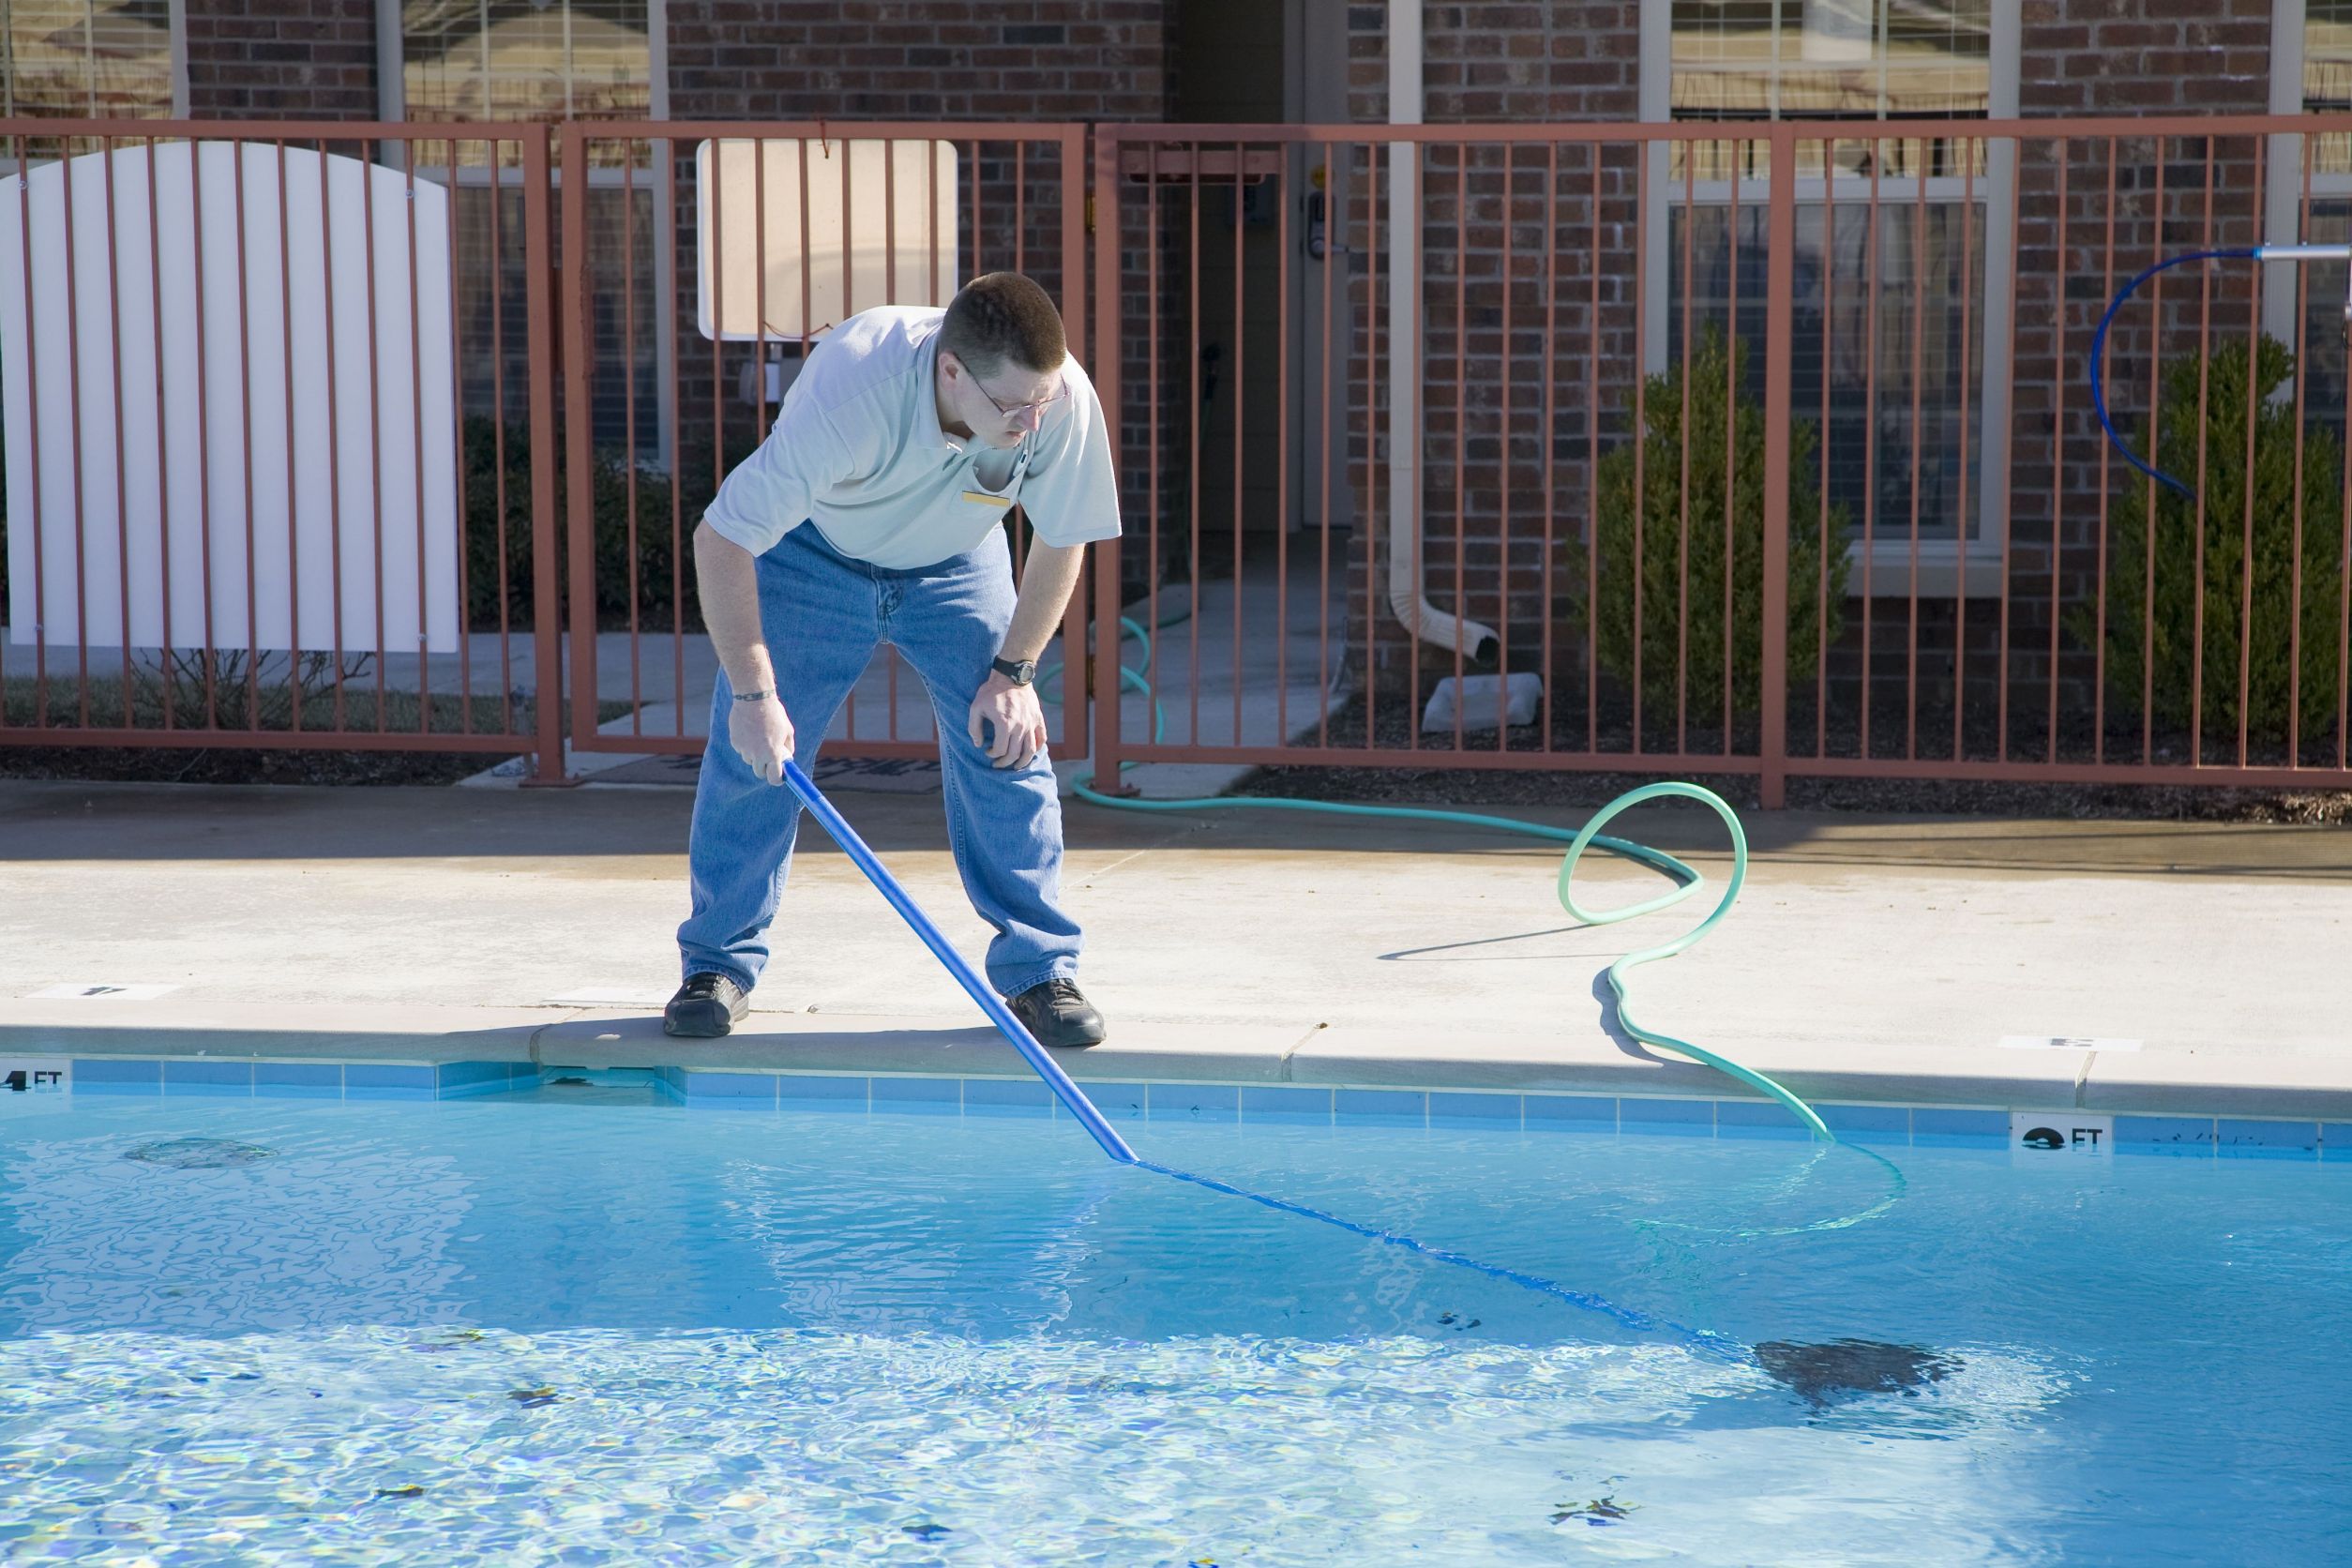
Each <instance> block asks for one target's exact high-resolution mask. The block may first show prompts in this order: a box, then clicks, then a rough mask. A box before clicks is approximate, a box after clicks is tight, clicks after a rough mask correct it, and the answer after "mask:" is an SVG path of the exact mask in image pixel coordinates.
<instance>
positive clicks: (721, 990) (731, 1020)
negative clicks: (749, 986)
mask: <svg viewBox="0 0 2352 1568" xmlns="http://www.w3.org/2000/svg"><path fill="white" fill-rule="evenodd" d="M750 1011H751V997H750V993H748V992H746V990H745V989H744V988H742V987H741V986H738V985H736V984H735V982H734V978H733V977H732V976H731V975H726V974H719V973H716V972H712V971H707V970H706V971H704V972H701V973H700V974H689V975H687V976H686V984H685V985H683V986H680V987H679V988H678V994H677V995H676V996H673V997H671V999H670V1005H669V1006H667V1007H665V1008H663V1009H662V1010H661V1032H662V1033H664V1034H683V1035H686V1036H687V1037H688V1038H690V1039H696V1040H704V1039H708V1038H710V1037H711V1036H712V1035H715V1034H724V1033H727V1032H728V1031H729V1030H731V1029H732V1028H734V1027H735V1025H737V1024H739V1023H741V1022H743V1018H744V1015H745V1014H746V1013H748V1012H750Z"/></svg>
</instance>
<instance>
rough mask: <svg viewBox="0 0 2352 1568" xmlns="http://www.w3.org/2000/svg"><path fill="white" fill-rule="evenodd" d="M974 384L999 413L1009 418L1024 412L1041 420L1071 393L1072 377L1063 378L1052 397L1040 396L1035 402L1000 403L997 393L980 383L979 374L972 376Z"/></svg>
mask: <svg viewBox="0 0 2352 1568" xmlns="http://www.w3.org/2000/svg"><path fill="white" fill-rule="evenodd" d="M972 386H973V387H974V388H975V389H976V390H977V391H978V392H979V394H980V396H982V397H984V398H986V399H988V406H989V407H990V408H992V409H994V410H996V411H997V413H999V414H1000V415H1003V416H1004V417H1005V418H1007V419H1011V418H1014V417H1016V416H1018V415H1023V414H1033V415H1036V416H1037V417H1038V418H1039V419H1040V420H1042V419H1044V418H1045V416H1046V410H1048V409H1049V408H1051V407H1052V406H1053V405H1054V404H1056V403H1058V402H1060V401H1062V400H1063V399H1064V398H1067V397H1068V396H1069V395H1070V378H1069V377H1067V376H1064V377H1063V378H1062V384H1061V385H1060V386H1058V387H1056V388H1055V389H1054V394H1053V396H1052V397H1050V398H1040V399H1038V400H1036V401H1035V402H1033V403H1000V402H998V401H997V400H996V397H995V394H993V393H991V392H990V391H989V390H988V388H987V387H985V386H982V385H981V384H980V378H979V377H978V376H973V377H972Z"/></svg>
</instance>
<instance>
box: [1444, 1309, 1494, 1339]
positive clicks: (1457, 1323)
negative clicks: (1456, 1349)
mask: <svg viewBox="0 0 2352 1568" xmlns="http://www.w3.org/2000/svg"><path fill="white" fill-rule="evenodd" d="M1485 1320H1486V1319H1484V1318H1472V1319H1470V1321H1469V1322H1467V1323H1466V1322H1464V1321H1462V1319H1460V1318H1459V1317H1457V1316H1456V1315H1455V1314H1454V1313H1451V1312H1440V1313H1439V1314H1438V1321H1439V1322H1440V1323H1444V1324H1446V1325H1448V1326H1449V1327H1451V1328H1452V1329H1453V1330H1454V1332H1455V1334H1463V1333H1466V1332H1468V1331H1469V1330H1470V1329H1474V1328H1476V1327H1477V1326H1478V1325H1479V1324H1481V1323H1483V1322H1485Z"/></svg>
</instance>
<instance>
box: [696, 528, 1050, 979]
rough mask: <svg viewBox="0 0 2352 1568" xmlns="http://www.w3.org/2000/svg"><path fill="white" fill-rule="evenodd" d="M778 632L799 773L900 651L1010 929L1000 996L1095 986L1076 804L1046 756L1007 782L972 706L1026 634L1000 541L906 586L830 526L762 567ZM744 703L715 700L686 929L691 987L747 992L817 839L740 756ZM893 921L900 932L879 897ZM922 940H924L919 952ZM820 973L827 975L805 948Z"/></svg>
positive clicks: (980, 877) (960, 835)
mask: <svg viewBox="0 0 2352 1568" xmlns="http://www.w3.org/2000/svg"><path fill="white" fill-rule="evenodd" d="M758 569H759V574H760V619H761V625H762V626H764V628H765V630H766V634H767V642H768V651H769V656H771V657H772V658H773V659H774V661H775V664H776V695H777V696H778V697H779V698H780V699H781V700H782V701H783V703H784V711H785V713H786V714H787V715H789V716H791V718H792V730H793V747H794V752H795V760H796V761H799V763H800V765H801V766H802V767H804V768H811V767H813V766H814V765H815V763H816V760H817V751H818V747H819V746H821V745H822V743H823V740H824V734H825V731H826V730H827V729H828V728H829V727H830V726H831V725H832V723H833V717H834V715H835V714H836V713H837V711H838V710H839V709H840V706H841V703H842V701H843V699H844V698H846V697H847V696H848V695H849V691H850V687H851V686H852V685H854V684H855V683H856V681H857V678H858V676H859V675H860V674H861V673H862V672H863V671H865V669H866V666H867V662H868V661H869V660H871V659H872V657H873V655H874V650H875V649H876V647H878V646H879V645H880V644H882V643H883V642H889V643H892V644H894V645H896V646H897V649H898V651H899V652H900V653H901V654H903V655H905V656H906V658H907V660H908V662H909V663H911V664H912V665H913V667H914V670H915V672H916V673H917V674H918V675H920V676H921V677H922V680H923V685H924V686H925V688H926V689H927V691H928V692H929V693H930V698H931V709H932V712H933V713H935V714H936V715H937V716H938V717H939V734H940V772H941V775H942V780H943V786H944V790H945V793H946V803H947V842H948V846H949V848H950V849H951V850H952V851H953V852H955V856H956V869H957V871H958V872H960V873H961V874H962V876H963V881H964V891H965V893H966V894H968V895H969V896H970V897H971V898H972V908H973V909H974V910H975V911H977V912H979V915H980V918H981V919H983V920H985V921H987V922H988V924H989V925H990V926H992V927H995V928H996V940H995V941H994V942H990V943H989V944H988V981H989V983H990V984H991V985H993V986H994V987H995V988H997V990H998V992H999V993H1000V994H1002V995H1005V996H1013V995H1018V993H1019V992H1021V991H1025V990H1027V989H1028V988H1030V987H1032V986H1034V985H1037V984H1039V983H1040V982H1042V981H1046V980H1051V979H1057V978H1067V977H1069V976H1072V975H1074V974H1075V973H1076V972H1077V970H1078V946H1079V939H1078V922H1076V921H1075V920H1072V919H1071V918H1070V917H1069V915H1068V914H1067V913H1065V912H1063V909H1062V906H1061V897H1062V804H1061V800H1060V797H1059V794H1058V792H1057V791H1056V789H1055V787H1054V775H1053V767H1052V765H1051V763H1050V762H1048V761H1047V758H1046V756H1045V754H1044V753H1043V752H1040V753H1039V754H1038V755H1037V757H1036V758H1035V759H1034V760H1033V761H1031V763H1030V764H1029V765H1028V766H1027V767H1020V768H1000V767H996V766H994V765H992V764H991V763H990V762H989V761H988V753H987V752H986V751H984V750H982V749H981V748H980V747H978V746H973V745H972V738H971V735H970V732H969V731H968V728H967V726H968V724H969V722H970V714H971V711H972V698H973V697H975V696H977V695H978V694H979V690H980V686H981V685H982V683H983V682H985V681H986V680H987V679H988V662H989V660H991V659H993V658H994V657H995V656H997V653H998V650H999V649H1000V648H1001V647H1002V646H1003V641H1004V632H1005V628H1006V627H1007V626H1010V625H1011V624H1012V619H1013V569H1012V561H1011V557H1010V556H1009V554H1008V553H1007V551H1006V550H1005V544H1004V535H1003V533H1002V532H1001V531H1000V532H997V533H993V534H991V535H989V536H988V540H987V542H986V543H984V544H982V545H980V546H979V547H978V548H977V549H975V550H972V551H971V552H970V553H968V554H965V555H959V556H957V557H955V558H954V559H952V560H948V561H942V562H940V563H939V564H938V565H931V566H921V567H917V568H914V569H912V570H907V571H900V570H896V569H893V568H891V567H887V566H877V565H871V564H869V563H867V562H865V561H860V560H857V559H855V558H853V557H852V556H847V555H843V554H842V553H840V552H839V551H838V550H835V549H834V548H833V547H832V546H831V545H830V544H828V543H827V542H826V541H825V538H824V535H822V534H820V533H819V532H818V531H817V527H816V525H815V524H814V523H804V524H802V525H801V526H800V527H798V528H795V529H793V530H792V532H791V533H789V534H787V535H784V537H783V539H782V540H781V541H779V542H778V543H777V544H776V547H775V548H774V549H772V550H769V551H768V552H767V553H766V554H764V555H762V556H761V557H760V558H759V563H758ZM733 699H734V691H733V688H732V687H731V686H729V684H728V681H727V674H726V671H723V670H722V671H719V675H718V684H717V689H716V691H714V692H713V693H712V694H711V736H710V744H709V745H708V746H706V747H705V748H704V750H703V752H702V772H701V777H700V779H699V780H698V781H697V783H696V786H695V791H694V827H693V832H692V835H691V837H690V838H689V840H688V844H687V851H686V858H687V866H688V869H689V871H690V873H691V877H692V886H693V897H694V905H693V912H692V913H690V914H688V915H687V916H686V924H684V925H683V926H680V927H678V947H679V950H680V953H681V955H682V957H683V960H684V963H683V968H684V971H685V972H686V974H689V975H691V974H697V973H701V972H704V971H716V972H719V973H721V974H726V975H730V976H731V977H732V978H733V979H734V980H735V981H736V982H737V983H738V984H740V985H742V986H743V987H744V988H746V990H747V989H749V988H751V987H752V986H753V985H755V984H756V983H757V982H758V981H759V978H760V972H761V970H763V969H765V968H766V967H767V962H768V956H769V952H770V948H769V944H768V926H769V923H770V922H771V921H773V920H774V919H775V918H776V904H777V902H778V901H779V899H781V897H783V893H784V879H785V875H786V873H787V872H788V871H789V870H790V869H791V867H792V840H793V837H794V836H795V834H796V832H797V830H798V828H799V825H800V815H801V807H800V800H799V797H797V796H796V795H794V794H793V793H792V791H791V790H790V789H789V788H787V787H785V786H783V785H777V784H769V783H765V782H763V781H761V778H760V777H759V776H757V775H756V774H754V773H753V772H752V771H751V770H750V769H749V768H748V767H746V765H745V763H744V760H743V759H742V758H741V757H740V756H738V755H737V754H736V752H735V748H734V747H733V746H731V745H730V744H729V743H728V739H727V721H728V718H729V716H730V715H731V712H732V711H733V706H734V701H733ZM874 915H875V918H877V919H885V918H889V917H890V916H889V912H888V906H887V905H885V904H883V903H882V901H881V900H880V899H879V898H877V899H876V901H875V904H874ZM914 941H915V939H914V938H913V936H912V934H910V935H909V937H908V942H909V943H910V951H912V950H913V948H912V943H913V942H914ZM793 957H795V958H796V959H797V960H798V961H799V962H800V963H802V964H804V965H807V964H813V963H820V962H822V961H823V959H822V954H821V953H820V952H818V951H816V944H815V943H813V942H811V941H810V939H809V936H808V935H807V933H806V932H805V931H804V933H803V934H802V935H801V936H800V937H799V938H798V939H797V940H796V941H795V942H794V943H793Z"/></svg>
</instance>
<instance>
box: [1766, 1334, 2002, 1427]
mask: <svg viewBox="0 0 2352 1568" xmlns="http://www.w3.org/2000/svg"><path fill="white" fill-rule="evenodd" d="M1756 1363H1757V1364H1759V1365H1761V1366H1762V1367H1763V1368H1764V1370H1765V1371H1766V1372H1767V1373H1769V1374H1771V1375H1772V1377H1773V1378H1774V1379H1775V1380H1779V1381H1781V1382H1784V1383H1787V1385H1788V1386H1789V1387H1790V1388H1791V1389H1793V1390H1795V1391H1796V1393H1797V1395H1798V1397H1800V1398H1802V1400H1804V1402H1805V1403H1806V1404H1808V1405H1811V1406H1812V1407H1813V1408H1814V1409H1815V1410H1821V1409H1824V1408H1826V1407H1827V1406H1828V1405H1829V1404H1830V1403H1831V1402H1832V1401H1833V1400H1834V1399H1835V1398H1836V1397H1837V1396H1838V1395H1846V1394H1893V1393H1898V1392H1899V1393H1901V1394H1902V1395H1903V1396H1904V1397H1906V1398H1908V1399H1916V1398H1917V1397H1919V1391H1920V1390H1921V1389H1922V1388H1924V1387H1926V1386H1927V1385H1928V1384H1929V1383H1936V1382H1941V1381H1942V1380H1944V1379H1946V1378H1948V1377H1950V1376H1952V1374H1953V1373H1954V1372H1957V1371H1959V1370H1960V1360H1959V1358H1958V1357H1956V1356H1948V1355H1942V1354H1939V1353H1937V1351H1934V1350H1929V1349H1922V1348H1921V1347H1919V1346H1917V1345H1890V1344H1888V1343H1886V1342H1884V1341H1883V1340H1877V1339H1832V1340H1830V1341H1829V1342H1828V1343H1826V1344H1821V1345H1799V1344H1794V1343H1792V1342H1790V1341H1788V1340H1785V1339H1769V1340H1766V1341H1765V1342H1764V1343H1763V1344H1761V1345H1758V1346H1757V1347H1756Z"/></svg>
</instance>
